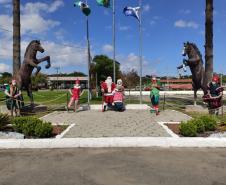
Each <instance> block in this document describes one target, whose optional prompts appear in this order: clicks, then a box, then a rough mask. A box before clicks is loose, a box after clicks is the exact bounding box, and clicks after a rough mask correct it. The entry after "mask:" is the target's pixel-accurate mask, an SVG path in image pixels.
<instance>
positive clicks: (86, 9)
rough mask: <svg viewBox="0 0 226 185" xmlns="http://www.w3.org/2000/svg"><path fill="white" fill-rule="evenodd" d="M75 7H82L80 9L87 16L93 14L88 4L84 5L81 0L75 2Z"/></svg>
mask: <svg viewBox="0 0 226 185" xmlns="http://www.w3.org/2000/svg"><path fill="white" fill-rule="evenodd" d="M74 6H78V7H80V9H81V10H82V12H83V13H84V14H85V15H86V16H88V15H89V14H90V13H91V10H90V8H89V6H88V4H86V3H84V2H82V1H80V0H76V1H75V2H74Z"/></svg>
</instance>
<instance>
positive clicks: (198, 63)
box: [177, 42, 207, 105]
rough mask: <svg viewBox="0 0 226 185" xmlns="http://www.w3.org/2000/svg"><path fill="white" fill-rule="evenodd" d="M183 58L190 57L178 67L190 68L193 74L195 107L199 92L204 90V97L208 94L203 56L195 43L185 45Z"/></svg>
mask: <svg viewBox="0 0 226 185" xmlns="http://www.w3.org/2000/svg"><path fill="white" fill-rule="evenodd" d="M182 55H183V56H186V55H187V56H188V59H184V60H183V65H181V66H178V67H177V69H181V68H183V67H184V66H189V68H190V70H191V73H192V87H193V90H194V105H196V100H197V91H198V90H199V89H202V90H203V93H204V95H205V94H207V84H204V81H205V80H204V76H205V69H204V67H203V60H202V55H201V53H200V51H199V49H198V48H197V46H196V45H195V44H194V43H189V42H186V43H184V48H183V52H182Z"/></svg>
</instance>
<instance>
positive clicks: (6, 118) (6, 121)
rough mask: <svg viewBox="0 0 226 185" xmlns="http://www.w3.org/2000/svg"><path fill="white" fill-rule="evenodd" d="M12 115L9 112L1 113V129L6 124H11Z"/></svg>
mask: <svg viewBox="0 0 226 185" xmlns="http://www.w3.org/2000/svg"><path fill="white" fill-rule="evenodd" d="M10 121H11V120H10V117H9V116H8V115H7V114H2V113H0V130H1V129H2V128H3V127H5V126H6V125H8V124H10V123H11V122H10Z"/></svg>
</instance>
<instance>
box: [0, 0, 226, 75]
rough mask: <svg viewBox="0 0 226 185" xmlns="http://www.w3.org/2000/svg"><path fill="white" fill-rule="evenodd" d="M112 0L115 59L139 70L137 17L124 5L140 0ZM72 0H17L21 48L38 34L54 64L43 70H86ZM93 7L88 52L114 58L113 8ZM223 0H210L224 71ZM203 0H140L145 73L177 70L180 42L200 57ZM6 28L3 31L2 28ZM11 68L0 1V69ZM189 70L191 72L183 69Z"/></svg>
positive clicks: (8, 31)
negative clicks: (125, 11)
mask: <svg viewBox="0 0 226 185" xmlns="http://www.w3.org/2000/svg"><path fill="white" fill-rule="evenodd" d="M115 1H116V59H117V60H118V61H119V62H120V63H121V70H123V71H128V70H130V69H132V68H134V69H137V70H139V68H138V66H139V65H138V64H139V57H138V56H139V34H138V21H137V20H136V19H135V18H133V17H126V16H124V15H123V13H122V10H123V8H124V7H125V6H138V0H115ZM73 2H74V1H71V0H64V1H62V0H56V1H54V0H37V1H29V0H27V1H26V0H21V29H22V30H21V33H22V43H21V47H22V53H21V56H22V57H21V58H22V60H23V54H24V53H23V52H24V50H25V48H26V46H27V44H28V43H29V41H31V40H32V39H40V40H41V43H42V45H43V47H44V48H45V49H46V52H45V53H44V54H39V55H38V56H39V57H41V56H44V55H50V56H51V62H52V65H53V67H52V68H51V69H49V70H46V69H44V64H43V65H42V69H43V72H45V73H55V72H56V70H55V68H54V67H58V66H59V67H60V72H72V71H82V72H85V73H86V71H87V57H86V27H85V26H86V25H85V24H86V22H85V16H84V15H83V14H82V13H81V11H80V9H79V8H77V7H76V8H75V7H73ZM88 4H89V6H90V7H91V10H92V12H91V15H90V16H89V22H90V41H91V52H92V56H94V55H97V54H106V55H108V56H109V57H112V11H111V9H106V8H104V7H100V6H98V5H97V4H96V1H95V0H88ZM225 5H226V0H217V1H214V71H216V72H224V73H226V68H224V65H225V61H226V52H225V44H226V36H225V34H223V33H226V9H225V8H224V7H225ZM204 11H205V0H198V1H197V0H189V1H188V0H170V1H169V0H142V28H143V68H144V71H143V73H144V74H148V75H153V74H155V75H177V71H176V67H177V66H178V65H179V64H181V62H182V59H183V57H182V56H181V51H182V46H183V42H185V41H190V42H194V43H196V44H197V46H198V48H199V49H200V50H201V53H202V55H203V60H204V44H205V35H204V33H205V26H204V25H205V22H204V21H205V17H204ZM3 29H4V30H3ZM11 70H12V6H11V0H0V72H2V71H11ZM187 74H189V72H188V73H187Z"/></svg>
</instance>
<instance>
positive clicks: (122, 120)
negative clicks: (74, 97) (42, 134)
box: [43, 110, 190, 138]
mask: <svg viewBox="0 0 226 185" xmlns="http://www.w3.org/2000/svg"><path fill="white" fill-rule="evenodd" d="M188 119H190V118H189V117H188V116H187V115H185V114H183V113H181V112H177V111H171V110H167V111H163V112H161V113H160V115H159V116H156V115H155V114H151V113H150V112H149V111H148V110H126V111H125V112H114V111H107V112H104V113H102V112H100V111H81V112H77V113H74V112H70V113H67V112H64V111H62V112H53V113H51V114H49V115H47V116H45V117H44V118H43V120H45V121H50V122H52V123H53V124H73V123H74V124H75V126H74V127H72V128H71V129H70V130H69V132H67V133H66V135H65V136H64V137H66V138H77V137H82V138H98V137H170V135H169V134H168V133H167V132H166V131H165V130H164V129H163V128H162V127H161V126H160V125H159V124H158V123H157V122H158V121H163V122H175V121H182V120H188Z"/></svg>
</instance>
